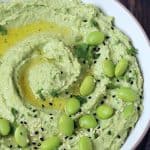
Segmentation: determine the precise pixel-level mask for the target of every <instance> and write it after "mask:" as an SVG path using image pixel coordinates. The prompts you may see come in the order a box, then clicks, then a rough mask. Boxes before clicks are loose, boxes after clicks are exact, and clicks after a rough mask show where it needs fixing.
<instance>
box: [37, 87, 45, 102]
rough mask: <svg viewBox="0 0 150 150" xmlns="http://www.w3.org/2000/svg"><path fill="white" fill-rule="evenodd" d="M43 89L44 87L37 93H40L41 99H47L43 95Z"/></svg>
mask: <svg viewBox="0 0 150 150" xmlns="http://www.w3.org/2000/svg"><path fill="white" fill-rule="evenodd" d="M42 91H43V89H39V90H38V91H37V92H36V93H37V94H38V95H39V97H40V99H41V100H43V101H45V100H46V98H45V96H44V95H43V93H42Z"/></svg>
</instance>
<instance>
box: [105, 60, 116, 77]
mask: <svg viewBox="0 0 150 150" xmlns="http://www.w3.org/2000/svg"><path fill="white" fill-rule="evenodd" d="M102 67H103V71H104V74H105V75H106V76H108V77H110V78H111V77H113V76H114V74H115V66H114V64H113V62H112V61H111V60H104V61H103V64H102Z"/></svg>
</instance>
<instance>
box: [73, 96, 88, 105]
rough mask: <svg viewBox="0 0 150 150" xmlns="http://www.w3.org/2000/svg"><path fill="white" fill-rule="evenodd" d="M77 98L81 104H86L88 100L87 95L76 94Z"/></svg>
mask: <svg viewBox="0 0 150 150" xmlns="http://www.w3.org/2000/svg"><path fill="white" fill-rule="evenodd" d="M75 98H77V99H78V100H79V101H80V103H81V104H84V103H86V102H87V99H86V98H85V97H81V96H79V95H76V96H75Z"/></svg>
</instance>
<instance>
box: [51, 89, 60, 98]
mask: <svg viewBox="0 0 150 150" xmlns="http://www.w3.org/2000/svg"><path fill="white" fill-rule="evenodd" d="M50 95H51V96H52V97H58V95H59V93H58V91H57V90H52V91H51V93H50Z"/></svg>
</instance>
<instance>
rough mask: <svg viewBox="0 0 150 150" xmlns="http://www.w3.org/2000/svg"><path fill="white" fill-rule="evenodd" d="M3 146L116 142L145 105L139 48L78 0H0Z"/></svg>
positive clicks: (99, 149)
mask: <svg viewBox="0 0 150 150" xmlns="http://www.w3.org/2000/svg"><path fill="white" fill-rule="evenodd" d="M0 80H1V82H0V149H1V150H10V149H12V150H19V149H21V150H30V149H31V150H36V149H40V150H56V149H58V150H118V149H120V148H121V146H122V145H123V144H124V142H125V140H126V138H127V137H128V135H129V134H130V131H131V130H132V129H133V128H134V126H135V124H136V122H137V120H138V118H139V116H140V113H141V111H142V104H141V103H142V90H143V88H142V85H143V79H142V76H141V73H140V69H139V66H138V63H137V59H136V49H135V48H134V47H133V46H132V44H131V42H130V40H129V38H128V37H127V36H126V35H124V34H123V33H122V32H121V31H120V30H119V29H118V28H116V27H115V26H114V18H113V17H111V16H106V15H105V14H104V13H103V12H101V10H99V9H98V8H96V7H94V6H92V5H89V4H83V3H82V2H81V1H79V0H32V1H17V0H14V1H11V2H8V3H0Z"/></svg>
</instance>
